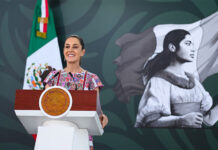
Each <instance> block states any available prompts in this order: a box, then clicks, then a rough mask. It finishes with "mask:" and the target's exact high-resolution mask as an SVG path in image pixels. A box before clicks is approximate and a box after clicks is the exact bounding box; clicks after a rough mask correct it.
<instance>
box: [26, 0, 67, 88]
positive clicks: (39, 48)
mask: <svg viewBox="0 0 218 150" xmlns="http://www.w3.org/2000/svg"><path fill="white" fill-rule="evenodd" d="M47 66H51V67H52V68H55V69H56V70H59V69H62V68H63V67H62V61H61V57H60V50H59V45H58V40H57V35H56V31H55V24H54V18H53V14H52V11H51V9H49V7H48V0H37V3H36V6H35V10H34V17H33V24H32V32H31V38H30V43H29V51H28V56H27V61H26V68H25V76H24V84H23V89H42V88H43V85H42V83H41V79H40V76H39V75H40V71H41V72H43V71H44V70H45V69H46V67H47Z"/></svg>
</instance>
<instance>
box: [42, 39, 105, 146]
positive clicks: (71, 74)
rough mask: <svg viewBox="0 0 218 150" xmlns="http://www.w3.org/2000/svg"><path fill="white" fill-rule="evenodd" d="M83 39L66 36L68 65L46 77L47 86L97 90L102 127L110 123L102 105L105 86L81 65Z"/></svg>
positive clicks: (65, 48)
mask: <svg viewBox="0 0 218 150" xmlns="http://www.w3.org/2000/svg"><path fill="white" fill-rule="evenodd" d="M85 52H86V51H85V45H84V42H83V39H82V38H80V37H79V36H77V35H71V36H69V37H67V38H66V40H65V44H64V50H63V54H64V59H65V61H66V67H65V68H64V69H63V70H58V71H56V70H53V71H51V72H50V73H49V74H48V75H47V77H46V78H45V79H44V81H43V83H44V85H45V88H48V87H51V86H54V85H56V86H62V87H64V88H66V89H68V90H96V91H97V97H98V98H97V113H98V115H99V118H100V121H101V124H102V127H103V128H104V127H105V126H106V125H107V123H108V118H107V116H106V115H105V114H103V112H102V110H101V106H100V99H99V90H100V89H101V88H102V87H103V84H102V82H101V81H100V79H99V77H98V76H97V75H96V74H94V73H91V72H88V71H87V70H85V69H83V68H82V67H81V59H82V57H83V56H84V55H85ZM89 140H90V149H93V140H92V137H91V136H90V137H89Z"/></svg>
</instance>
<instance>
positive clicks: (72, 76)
mask: <svg viewBox="0 0 218 150" xmlns="http://www.w3.org/2000/svg"><path fill="white" fill-rule="evenodd" d="M69 74H70V76H71V78H73V82H74V84H75V86H76V87H75V91H77V90H78V89H77V84H76V83H75V80H74V77H73V75H72V73H71V72H69Z"/></svg>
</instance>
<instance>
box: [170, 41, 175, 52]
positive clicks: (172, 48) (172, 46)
mask: <svg viewBox="0 0 218 150" xmlns="http://www.w3.org/2000/svg"><path fill="white" fill-rule="evenodd" d="M168 49H169V50H170V51H171V52H173V53H174V52H175V51H176V47H175V45H174V44H172V43H170V44H169V45H168Z"/></svg>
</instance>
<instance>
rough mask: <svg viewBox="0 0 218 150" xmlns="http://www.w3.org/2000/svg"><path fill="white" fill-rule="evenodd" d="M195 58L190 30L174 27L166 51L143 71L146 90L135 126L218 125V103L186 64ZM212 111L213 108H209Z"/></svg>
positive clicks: (167, 39) (197, 126) (164, 47)
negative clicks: (213, 105)
mask: <svg viewBox="0 0 218 150" xmlns="http://www.w3.org/2000/svg"><path fill="white" fill-rule="evenodd" d="M194 57H195V50H194V43H193V40H192V37H191V35H190V33H189V32H188V31H186V30H182V29H179V30H173V31H171V32H169V33H168V34H167V35H166V36H165V39H164V44H163V51H162V52H161V53H159V54H157V55H156V56H155V57H154V58H152V59H150V60H149V61H148V62H147V63H146V65H145V67H144V70H143V74H144V81H147V82H145V85H146V86H145V90H144V93H143V96H142V98H141V101H140V103H139V108H138V114H137V118H136V123H135V127H192V128H200V127H202V124H203V123H205V124H206V125H214V124H215V122H216V121H217V117H216V115H215V114H217V113H218V106H215V107H214V108H213V109H212V110H210V109H211V107H212V103H213V102H212V98H211V96H210V95H209V93H208V92H206V91H205V89H204V88H203V86H202V85H201V83H200V82H199V81H198V79H196V78H195V77H194V76H193V75H192V74H190V73H188V72H185V71H184V69H183V65H184V64H185V63H188V62H192V61H193V60H194ZM209 110H210V111H209Z"/></svg>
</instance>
